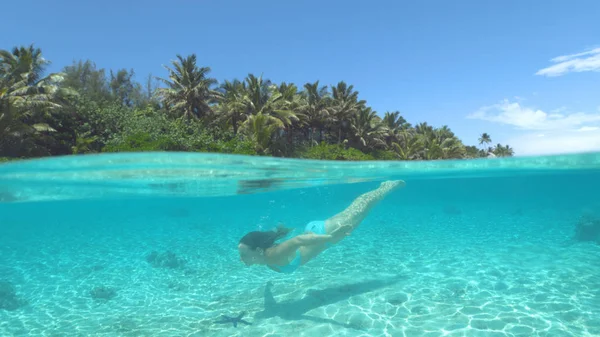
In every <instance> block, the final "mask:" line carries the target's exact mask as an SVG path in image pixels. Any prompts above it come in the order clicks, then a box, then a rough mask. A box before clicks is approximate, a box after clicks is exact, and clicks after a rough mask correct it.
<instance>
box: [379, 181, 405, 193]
mask: <svg viewBox="0 0 600 337" xmlns="http://www.w3.org/2000/svg"><path fill="white" fill-rule="evenodd" d="M404 186H406V182H404V180H388V181H384V182H382V183H381V185H379V188H380V189H383V190H385V191H386V192H391V191H393V190H395V189H397V188H401V187H404Z"/></svg>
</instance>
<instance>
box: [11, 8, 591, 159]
mask: <svg viewBox="0 0 600 337" xmlns="http://www.w3.org/2000/svg"><path fill="white" fill-rule="evenodd" d="M2 8H3V12H4V13H5V14H4V15H3V18H2V20H3V23H4V25H5V26H6V27H12V30H9V31H8V34H3V35H1V36H0V48H4V49H8V48H12V47H13V46H15V45H28V44H30V43H34V44H35V45H36V46H37V47H40V48H42V50H43V52H44V55H45V57H46V58H47V59H49V60H50V61H52V62H53V65H52V67H51V69H50V70H51V71H56V70H60V69H61V68H62V67H63V66H65V65H68V64H70V63H71V62H72V61H73V60H79V59H91V60H93V61H94V62H96V64H97V65H98V66H99V67H102V68H106V69H118V68H128V69H129V68H133V69H134V70H135V71H136V74H137V76H136V79H137V80H139V81H143V80H144V78H145V77H146V76H147V75H148V74H149V73H152V74H153V75H156V76H166V71H165V70H164V68H162V65H168V64H169V62H170V60H172V59H174V58H175V55H176V54H181V55H184V56H185V55H188V54H190V53H196V54H197V56H198V61H199V63H200V65H201V66H209V67H211V68H212V73H211V74H212V76H213V77H215V78H217V79H218V80H220V81H222V80H224V79H233V78H240V79H241V78H243V77H245V76H246V75H247V74H248V73H254V74H257V75H260V74H263V75H264V77H266V78H269V79H271V80H273V81H276V82H280V81H287V82H294V83H296V84H299V85H302V84H304V83H306V82H309V81H310V82H312V81H315V80H320V83H321V84H327V85H331V84H335V83H337V82H338V81H340V80H344V81H346V82H347V83H350V84H353V85H354V87H355V89H356V90H358V91H359V92H360V95H361V98H362V99H365V100H367V102H368V104H369V105H370V106H372V107H373V108H374V109H375V110H376V111H378V112H379V113H380V114H383V113H384V112H385V111H394V110H399V111H400V112H401V113H402V114H403V115H404V116H405V118H406V119H408V121H409V122H412V123H413V124H415V123H418V122H421V121H427V122H429V123H430V124H432V125H434V126H441V125H444V124H446V125H448V126H450V128H451V129H452V130H454V131H455V132H456V133H457V134H458V136H459V137H460V138H462V139H463V140H464V142H465V143H467V144H477V138H478V136H479V134H480V133H481V132H488V133H490V134H491V136H492V140H493V142H494V143H498V142H500V143H503V144H505V143H508V144H510V145H511V146H513V148H514V149H515V151H516V154H517V155H532V154H550V153H566V152H574V151H575V152H578V151H590V150H600V129H598V127H599V126H600V72H599V70H600V49H599V48H600V20H598V13H600V1H595V0H579V1H577V5H573V4H572V3H569V2H568V1H556V0H551V1H547V0H546V1H533V0H532V1H516V0H506V1H495V2H492V1H475V0H461V1H442V0H439V1H377V2H368V1H338V0H335V1H314V0H304V1H298V2H291V1H227V0H220V1H205V0H197V1H170V2H167V1H160V2H159V1H137V0H135V1H134V0H127V1H112V0H106V1H66V0H63V1H56V2H39V3H38V4H35V5H34V4H33V3H32V6H31V9H27V16H23V15H20V14H18V13H22V12H23V8H22V4H19V2H18V1H10V2H7V3H6V4H3V6H2ZM6 13H15V14H14V15H6ZM24 23H26V25H23V24H24Z"/></svg>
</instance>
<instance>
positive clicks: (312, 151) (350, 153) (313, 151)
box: [299, 143, 375, 161]
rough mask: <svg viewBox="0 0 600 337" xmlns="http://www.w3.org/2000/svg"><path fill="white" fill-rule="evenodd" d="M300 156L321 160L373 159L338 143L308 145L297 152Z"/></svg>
mask: <svg viewBox="0 0 600 337" xmlns="http://www.w3.org/2000/svg"><path fill="white" fill-rule="evenodd" d="M299 157H300V158H304V159H321V160H348V161H360V160H374V159H375V158H373V156H371V155H368V154H365V153H363V152H361V151H360V150H358V149H355V148H348V149H346V148H344V147H343V146H342V145H339V144H326V143H321V144H319V145H316V146H313V147H310V148H308V149H306V150H305V151H301V152H300V154H299Z"/></svg>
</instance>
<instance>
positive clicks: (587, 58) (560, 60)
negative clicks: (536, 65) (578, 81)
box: [535, 48, 600, 77]
mask: <svg viewBox="0 0 600 337" xmlns="http://www.w3.org/2000/svg"><path fill="white" fill-rule="evenodd" d="M550 61H551V62H553V63H556V64H554V65H552V66H549V67H547V68H544V69H540V70H538V71H537V72H536V73H535V74H536V75H542V76H548V77H552V76H561V75H564V74H566V73H569V72H584V71H600V48H595V49H592V50H588V51H585V52H582V53H577V54H571V55H563V56H558V57H555V58H553V59H552V60H550Z"/></svg>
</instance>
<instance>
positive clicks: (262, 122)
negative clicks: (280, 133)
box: [242, 112, 283, 154]
mask: <svg viewBox="0 0 600 337" xmlns="http://www.w3.org/2000/svg"><path fill="white" fill-rule="evenodd" d="M280 128H283V122H282V121H281V120H279V119H277V118H274V117H272V116H268V115H264V114H263V113H262V112H259V113H258V114H256V115H251V116H249V117H248V119H247V120H246V121H245V122H244V124H242V132H243V133H244V134H245V135H246V136H247V137H248V138H249V139H250V140H251V141H252V142H253V143H254V144H255V150H256V152H257V153H259V154H268V153H269V152H270V151H269V146H270V143H271V139H272V136H273V133H274V132H275V131H277V129H280Z"/></svg>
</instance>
